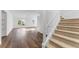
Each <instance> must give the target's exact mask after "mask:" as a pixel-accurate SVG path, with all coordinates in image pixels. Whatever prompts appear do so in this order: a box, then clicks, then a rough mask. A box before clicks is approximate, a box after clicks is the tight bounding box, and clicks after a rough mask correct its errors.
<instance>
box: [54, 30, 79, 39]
mask: <svg viewBox="0 0 79 59" xmlns="http://www.w3.org/2000/svg"><path fill="white" fill-rule="evenodd" d="M55 33H56V34H60V35H64V36H67V37H72V38H76V39H78V40H79V35H76V34H72V33H67V32H62V31H56V32H55Z"/></svg>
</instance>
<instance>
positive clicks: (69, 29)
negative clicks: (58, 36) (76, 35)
mask: <svg viewBox="0 0 79 59" xmlns="http://www.w3.org/2000/svg"><path fill="white" fill-rule="evenodd" d="M57 29H60V30H67V31H74V32H79V29H78V28H68V27H57Z"/></svg>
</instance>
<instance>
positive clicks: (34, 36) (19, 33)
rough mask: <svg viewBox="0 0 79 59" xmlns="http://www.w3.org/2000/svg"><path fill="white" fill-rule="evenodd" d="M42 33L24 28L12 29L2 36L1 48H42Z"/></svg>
mask: <svg viewBox="0 0 79 59" xmlns="http://www.w3.org/2000/svg"><path fill="white" fill-rule="evenodd" d="M42 41H43V34H42V33H40V32H38V31H36V30H29V29H26V28H17V29H13V30H12V31H11V32H10V34H9V35H8V36H7V37H4V38H2V45H1V47H2V48H42Z"/></svg>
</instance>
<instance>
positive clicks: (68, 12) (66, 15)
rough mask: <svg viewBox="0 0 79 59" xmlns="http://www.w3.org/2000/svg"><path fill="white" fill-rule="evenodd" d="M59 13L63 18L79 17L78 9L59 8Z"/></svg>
mask: <svg viewBox="0 0 79 59" xmlns="http://www.w3.org/2000/svg"><path fill="white" fill-rule="evenodd" d="M60 14H61V16H63V17H64V18H65V19H72V18H79V10H61V13H60Z"/></svg>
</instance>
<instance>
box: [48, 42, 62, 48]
mask: <svg viewBox="0 0 79 59" xmlns="http://www.w3.org/2000/svg"><path fill="white" fill-rule="evenodd" d="M49 43H50V44H51V45H52V46H54V47H55V48H62V47H61V46H59V45H57V44H56V43H54V42H52V41H49Z"/></svg>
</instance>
